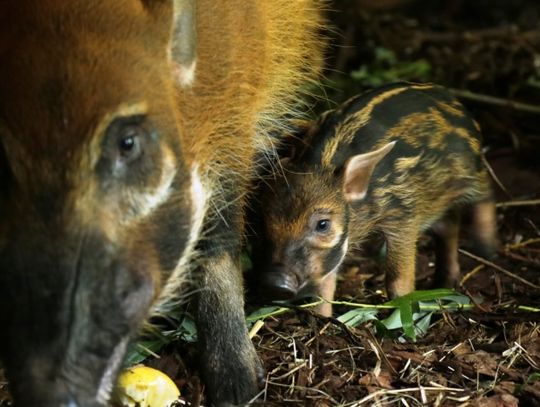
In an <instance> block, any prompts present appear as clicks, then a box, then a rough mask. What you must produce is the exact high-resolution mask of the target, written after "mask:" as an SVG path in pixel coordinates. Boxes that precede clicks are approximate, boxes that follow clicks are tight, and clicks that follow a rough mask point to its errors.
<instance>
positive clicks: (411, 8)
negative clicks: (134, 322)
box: [0, 0, 540, 407]
mask: <svg viewBox="0 0 540 407" xmlns="http://www.w3.org/2000/svg"><path fill="white" fill-rule="evenodd" d="M393 3H400V4H401V3H403V4H401V5H400V4H398V5H397V6H393V5H392V4H393ZM373 4H377V2H376V1H375V2H373V1H371V2H370V1H369V0H356V1H336V2H334V3H329V6H328V8H329V9H333V10H335V11H334V12H332V13H330V14H329V18H330V19H331V20H332V22H333V24H334V27H335V29H334V30H332V32H330V33H328V36H329V37H330V42H331V44H332V47H331V51H330V52H329V55H328V62H327V64H328V70H327V77H328V78H329V79H328V86H327V87H326V88H325V90H324V93H325V94H326V97H327V98H328V99H329V100H331V101H332V102H331V103H320V105H321V106H319V107H318V108H316V109H315V110H321V109H325V108H327V107H328V106H330V107H332V106H334V105H335V104H336V103H339V102H341V101H342V100H344V99H346V98H347V97H348V96H350V95H352V94H354V93H357V92H359V91H362V90H365V89H367V88H368V87H369V86H370V85H374V84H377V83H379V82H381V81H382V82H385V81H392V80H395V79H398V78H402V79H407V80H417V81H433V82H436V83H439V84H442V85H445V86H448V87H450V88H452V89H456V94H457V95H458V96H460V99H461V100H462V102H463V103H464V104H465V105H466V106H467V107H468V108H469V109H470V110H471V112H472V113H473V115H474V116H475V117H476V118H477V120H478V122H479V123H480V125H481V127H482V128H483V132H484V136H485V143H484V144H485V151H486V159H487V163H488V165H489V168H490V171H491V172H492V175H493V180H494V185H495V191H496V198H497V202H498V203H499V204H498V209H497V215H498V233H499V240H500V245H499V250H498V254H497V257H496V258H495V259H493V260H492V263H489V262H486V261H484V260H483V259H474V258H472V257H470V256H469V255H468V254H467V251H466V247H467V236H466V233H464V234H463V238H462V241H461V243H462V248H465V251H464V252H462V253H461V254H460V264H461V269H462V284H461V287H460V291H461V292H463V293H465V294H467V295H468V296H470V297H471V298H473V302H474V304H475V307H474V308H473V309H471V310H467V311H457V312H452V313H449V312H443V313H441V314H439V315H437V316H435V317H434V318H433V319H432V321H431V326H430V327H429V329H428V331H427V333H426V334H425V335H424V336H422V337H419V338H418V339H417V342H416V343H413V342H411V341H407V340H403V338H402V337H399V336H398V337H394V338H389V337H381V336H377V335H376V334H375V331H374V329H373V323H371V322H368V323H365V324H361V325H360V326H359V327H355V328H349V327H345V326H344V325H343V324H342V323H340V322H339V321H338V320H337V319H335V318H323V317H320V316H317V315H315V314H313V313H312V312H311V311H310V310H309V309H300V308H293V309H291V310H290V312H287V313H285V314H282V315H280V316H276V317H271V318H267V319H266V320H265V321H264V324H263V325H262V327H261V328H260V329H259V330H258V332H257V334H256V335H255V336H254V338H253V341H254V343H255V346H256V348H257V350H258V353H259V355H260V357H261V359H262V361H263V364H264V366H265V368H266V371H267V377H266V386H265V387H264V389H262V390H261V393H260V394H259V396H258V397H257V399H256V400H255V401H254V403H255V404H263V403H264V405H268V406H282V405H291V406H320V407H322V406H364V405H365V406H370V405H377V406H379V405H380V406H383V405H384V406H386V405H397V406H401V405H402V406H420V405H430V406H483V407H514V406H537V405H538V406H540V312H538V310H540V288H539V286H540V5H539V4H538V2H537V0H518V1H504V0H478V1H474V2H472V1H469V2H467V1H463V0H417V1H414V0H409V1H407V0H404V1H399V0H398V1H388V0H387V1H381V2H379V3H378V4H379V7H373ZM370 5H371V6H370ZM354 72H355V73H354ZM353 73H354V74H353ZM464 91H467V92H464ZM432 272H433V250H432V247H431V242H430V240H429V239H428V238H424V239H422V241H421V242H420V244H419V259H418V268H417V278H418V286H419V288H426V287H429V283H430V279H431V276H432ZM382 287H383V276H382V275H381V273H379V272H378V270H377V265H376V263H375V262H374V261H373V260H371V259H370V257H369V256H366V255H364V256H362V257H359V258H358V260H357V261H354V262H352V263H351V264H350V266H349V267H348V268H347V269H346V270H344V271H343V273H342V274H341V276H340V282H339V287H338V295H337V299H340V300H347V301H356V302H360V303H374V304H377V303H381V302H383V301H384V298H383V296H382V294H381V292H382ZM349 309H350V308H348V307H347V306H336V307H335V315H336V316H338V315H342V314H343V313H345V312H346V311H348V310H349ZM383 316H384V315H383ZM195 360H196V348H195V346H194V345H193V344H187V345H186V344H185V343H180V344H170V345H169V346H167V347H165V348H164V350H162V351H161V353H160V357H159V358H149V359H148V360H147V361H146V362H145V363H148V364H150V365H152V366H155V367H157V368H159V369H161V370H163V371H165V372H166V373H168V374H169V375H170V376H171V377H172V378H173V379H174V380H175V381H176V383H177V384H178V385H179V387H180V390H181V392H182V396H183V398H182V401H181V402H180V404H179V405H186V404H188V405H199V404H201V403H202V404H203V405H204V396H203V392H204V389H203V387H202V384H201V381H200V379H199V376H198V372H197V370H196V368H194V366H196V363H195ZM3 400H7V393H6V383H5V381H4V380H3V378H2V375H1V372H0V405H3Z"/></svg>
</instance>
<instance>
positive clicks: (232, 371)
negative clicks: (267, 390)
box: [203, 343, 265, 407]
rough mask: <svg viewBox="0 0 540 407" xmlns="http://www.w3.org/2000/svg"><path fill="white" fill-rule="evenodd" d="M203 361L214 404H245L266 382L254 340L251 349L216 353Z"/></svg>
mask: <svg viewBox="0 0 540 407" xmlns="http://www.w3.org/2000/svg"><path fill="white" fill-rule="evenodd" d="M203 364H204V365H203V368H204V371H205V379H206V380H205V383H206V386H207V391H206V394H207V395H208V398H209V400H210V403H209V404H210V405H211V406H215V407H233V406H244V405H246V404H247V402H249V401H250V400H251V399H252V398H253V397H255V395H256V394H257V393H258V392H259V389H260V387H262V385H263V384H264V377H265V372H264V369H263V367H262V365H261V362H260V359H259V357H258V356H257V353H256V352H255V349H254V348H253V346H252V345H251V343H250V344H249V349H244V350H243V351H238V350H237V351H236V352H231V353H223V354H222V355H213V357H210V358H208V359H207V360H206V361H204V362H203Z"/></svg>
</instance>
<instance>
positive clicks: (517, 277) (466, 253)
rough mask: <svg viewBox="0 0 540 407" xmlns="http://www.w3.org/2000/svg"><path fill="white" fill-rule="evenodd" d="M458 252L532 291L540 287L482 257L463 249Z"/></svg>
mask: <svg viewBox="0 0 540 407" xmlns="http://www.w3.org/2000/svg"><path fill="white" fill-rule="evenodd" d="M459 252H460V253H461V254H464V255H465V256H467V257H470V258H471V259H474V260H476V261H479V262H480V263H483V264H485V265H486V266H489V267H491V268H494V269H495V270H497V271H500V272H501V273H503V274H505V275H506V276H508V277H511V278H513V279H515V280H518V281H520V282H521V283H523V284H525V285H528V286H529V287H532V288H534V289H537V290H540V286H538V285H536V284H533V283H531V282H530V281H527V280H525V279H524V278H522V277H520V276H517V275H515V274H514V273H512V272H510V271H508V270H506V269H503V268H502V267H501V266H497V265H496V264H495V263H492V262H490V261H489V260H486V259H484V258H482V257H479V256H476V255H474V254H472V253H469V252H468V251H466V250H463V249H459Z"/></svg>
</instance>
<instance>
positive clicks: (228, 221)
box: [196, 205, 264, 407]
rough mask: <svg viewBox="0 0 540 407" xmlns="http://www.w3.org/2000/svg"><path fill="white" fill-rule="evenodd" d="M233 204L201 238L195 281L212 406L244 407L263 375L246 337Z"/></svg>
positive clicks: (238, 217) (203, 361) (239, 223)
mask: <svg viewBox="0 0 540 407" xmlns="http://www.w3.org/2000/svg"><path fill="white" fill-rule="evenodd" d="M235 206H236V205H231V206H229V208H227V209H226V210H225V211H222V212H221V213H220V216H218V217H217V219H219V220H218V221H214V222H212V225H211V226H210V231H211V232H209V233H208V234H206V236H205V237H204V238H203V242H204V244H203V245H201V246H202V247H201V251H202V253H201V255H202V256H203V257H204V262H203V265H202V266H201V270H200V271H199V273H197V276H196V278H197V279H198V280H199V285H200V291H199V293H198V298H197V329H198V334H199V351H200V362H201V369H202V373H203V377H204V382H205V384H206V394H207V396H208V398H209V400H210V403H209V404H210V405H212V406H220V407H225V406H236V405H245V403H247V402H248V401H249V400H250V399H251V398H252V397H253V396H255V395H256V393H257V392H258V389H259V385H260V384H261V382H262V381H263V379H264V370H263V368H262V366H261V363H260V360H259V358H258V356H257V353H256V351H255V348H254V347H253V344H252V343H251V340H250V339H249V336H248V331H247V327H246V323H245V314H244V290H243V279H242V273H241V269H240V243H241V241H240V240H241V239H240V236H241V228H242V219H241V211H240V208H235Z"/></svg>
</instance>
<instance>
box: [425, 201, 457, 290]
mask: <svg viewBox="0 0 540 407" xmlns="http://www.w3.org/2000/svg"><path fill="white" fill-rule="evenodd" d="M459 224H460V214H459V211H458V210H457V209H451V210H450V211H449V212H448V213H447V214H446V215H445V216H444V217H443V218H442V219H440V220H439V221H438V222H436V223H435V224H434V225H433V226H432V228H431V229H432V232H433V240H434V243H435V275H434V278H433V287H434V288H441V287H444V288H456V287H457V285H458V283H459V262H458V247H459V245H458V239H459Z"/></svg>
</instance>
